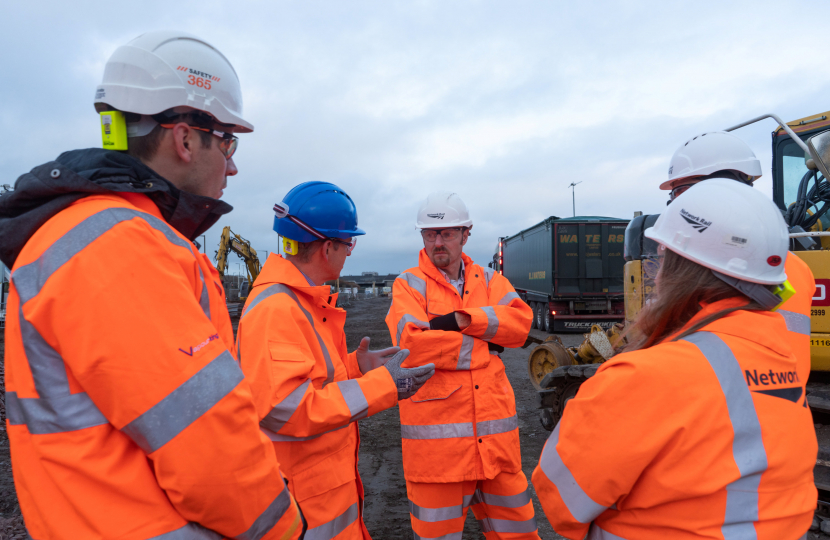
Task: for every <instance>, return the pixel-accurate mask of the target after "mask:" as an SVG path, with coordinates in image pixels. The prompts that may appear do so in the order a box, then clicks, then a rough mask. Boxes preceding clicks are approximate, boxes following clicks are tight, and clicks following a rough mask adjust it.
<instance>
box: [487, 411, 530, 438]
mask: <svg viewBox="0 0 830 540" xmlns="http://www.w3.org/2000/svg"><path fill="white" fill-rule="evenodd" d="M518 428H519V418H518V417H517V416H516V415H513V416H511V417H509V418H499V419H498V420H483V421H481V422H476V433H478V436H479V437H481V436H482V435H496V434H498V433H507V432H508V431H513V430H514V429H518Z"/></svg>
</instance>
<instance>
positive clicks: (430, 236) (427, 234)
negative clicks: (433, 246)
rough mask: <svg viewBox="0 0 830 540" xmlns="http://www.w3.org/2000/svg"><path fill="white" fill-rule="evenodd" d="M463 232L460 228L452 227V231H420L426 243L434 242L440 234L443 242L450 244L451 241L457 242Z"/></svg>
mask: <svg viewBox="0 0 830 540" xmlns="http://www.w3.org/2000/svg"><path fill="white" fill-rule="evenodd" d="M463 231H464V229H463V228H461V227H453V228H452V229H422V230H421V236H422V237H423V239H424V240H426V241H427V242H435V240H436V239H437V238H438V235H439V234H440V235H441V238H443V239H444V241H445V242H452V241H453V240H458V237H459V236H461V233H462V232H463Z"/></svg>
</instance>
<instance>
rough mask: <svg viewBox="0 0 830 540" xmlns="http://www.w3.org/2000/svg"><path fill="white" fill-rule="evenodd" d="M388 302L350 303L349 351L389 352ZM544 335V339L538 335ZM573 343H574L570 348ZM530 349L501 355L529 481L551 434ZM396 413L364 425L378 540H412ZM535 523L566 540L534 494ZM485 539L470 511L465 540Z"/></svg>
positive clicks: (365, 471)
mask: <svg viewBox="0 0 830 540" xmlns="http://www.w3.org/2000/svg"><path fill="white" fill-rule="evenodd" d="M389 304H390V301H389V300H388V299H386V298H372V299H368V300H357V301H356V300H352V304H351V305H350V306H345V307H346V310H347V311H348V313H349V315H348V317H346V338H347V342H348V348H349V350H350V351H351V350H354V349H355V348H357V345H358V344H359V343H360V339H361V338H362V337H363V336H369V337H370V338H372V344H371V348H372V349H380V348H384V347H391V346H392V341H391V338H390V337H389V331H388V330H387V329H386V325H385V324H384V322H383V319H384V317H386V312H387V311H388V310H389ZM540 336H541V334H540ZM563 340H564V341H565V344H566V345H571V344H575V343H578V342H579V341H581V336H579V335H578V336H577V337H575V336H570V335H569V336H563ZM572 342H575V343H572ZM528 353H529V349H528V350H523V349H508V350H506V351H505V352H504V353H503V354H502V360H503V361H504V364H505V367H506V370H507V377H508V379H509V380H510V382H511V384H512V385H513V390H514V392H515V394H516V412H517V414H518V416H519V434H520V437H521V445H522V469H523V470H524V473H525V475H526V476H527V477H528V480H530V476H531V474H533V469H534V468H535V467H536V465H537V463H538V462H539V456H540V455H541V454H542V446H543V445H544V444H545V441H546V440H547V437H548V432H547V431H545V429H543V428H542V425H541V424H540V423H539V417H538V413H537V411H536V409H535V405H534V398H533V395H534V390H533V386H532V385H531V384H530V382H529V380H528V378H527V364H526V362H527V355H528ZM400 425H401V424H400V416H399V415H398V408H397V407H393V408H392V409H388V410H386V411H384V412H382V413H378V414H376V415H374V416H372V417H370V418H366V419H365V420H361V421H360V440H361V446H360V464H359V468H360V476H361V478H362V479H363V485H364V487H365V488H366V503H365V517H364V519H365V521H366V527H367V528H368V529H369V532H370V533H371V535H372V537H373V538H374V539H375V540H387V539H388V540H398V539H401V540H403V539H406V540H411V539H412V529H411V527H410V524H409V502H408V501H407V498H406V482H405V481H404V476H403V464H402V461H401V432H400ZM531 492H532V493H533V505H534V507H535V508H536V521H537V523H538V525H539V536H541V537H542V538H543V539H544V540H548V539H555V538H562V537H561V536H559V535H558V534H556V533H554V532H553V529H552V528H551V526H550V523H548V520H547V518H545V515H544V513H543V512H542V507H541V506H540V505H539V500H538V498H537V497H536V494H535V492H533V486H531ZM474 538H475V539H483V538H484V535H482V534H481V533H480V532H479V527H478V522H476V520H475V518H474V517H473V513H472V511H470V512H468V514H467V523H466V526H465V527H464V539H465V540H467V539H474Z"/></svg>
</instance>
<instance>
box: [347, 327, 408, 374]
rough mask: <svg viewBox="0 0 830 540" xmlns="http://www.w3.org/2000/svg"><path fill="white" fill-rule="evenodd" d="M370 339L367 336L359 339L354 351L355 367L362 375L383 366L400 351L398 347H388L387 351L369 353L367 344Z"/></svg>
mask: <svg viewBox="0 0 830 540" xmlns="http://www.w3.org/2000/svg"><path fill="white" fill-rule="evenodd" d="M371 339H372V338H370V337H368V336H367V337H365V338H363V339H361V340H360V345H358V347H357V351H356V353H357V365H358V366H359V367H360V372H361V373H363V374H364V375H366V374H367V373H369V372H370V371H372V370H373V369H377V368H379V367H380V366H382V365H384V364H385V363H386V362H387V361H388V360H389V359H390V358H392V357H393V356H394V355H395V353H397V352H398V351H400V350H401V348H400V347H389V348H388V349H381V350H379V351H370V350H369V342H370V341H371Z"/></svg>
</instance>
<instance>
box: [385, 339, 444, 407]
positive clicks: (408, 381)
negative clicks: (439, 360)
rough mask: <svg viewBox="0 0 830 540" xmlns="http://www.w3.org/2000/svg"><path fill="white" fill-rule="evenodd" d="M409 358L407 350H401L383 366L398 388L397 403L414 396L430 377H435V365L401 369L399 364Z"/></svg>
mask: <svg viewBox="0 0 830 540" xmlns="http://www.w3.org/2000/svg"><path fill="white" fill-rule="evenodd" d="M407 356H409V349H403V350H402V351H400V352H398V353H397V354H396V355H395V356H393V357H392V358H390V359H389V361H387V362H386V364H384V365H383V367H385V368H386V369H388V370H389V374H390V375H392V380H394V381H395V386H396V387H397V388H398V401H400V400H402V399H407V398H411V397H412V396H414V395H415V392H417V391H418V390H419V389H420V388H421V387H422V386H423V385H424V383H425V382H427V381H428V380H429V378H430V377H432V376H433V375H435V364H426V365H424V366H420V367H416V368H402V367H401V364H403V361H404V360H406V357H407Z"/></svg>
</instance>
